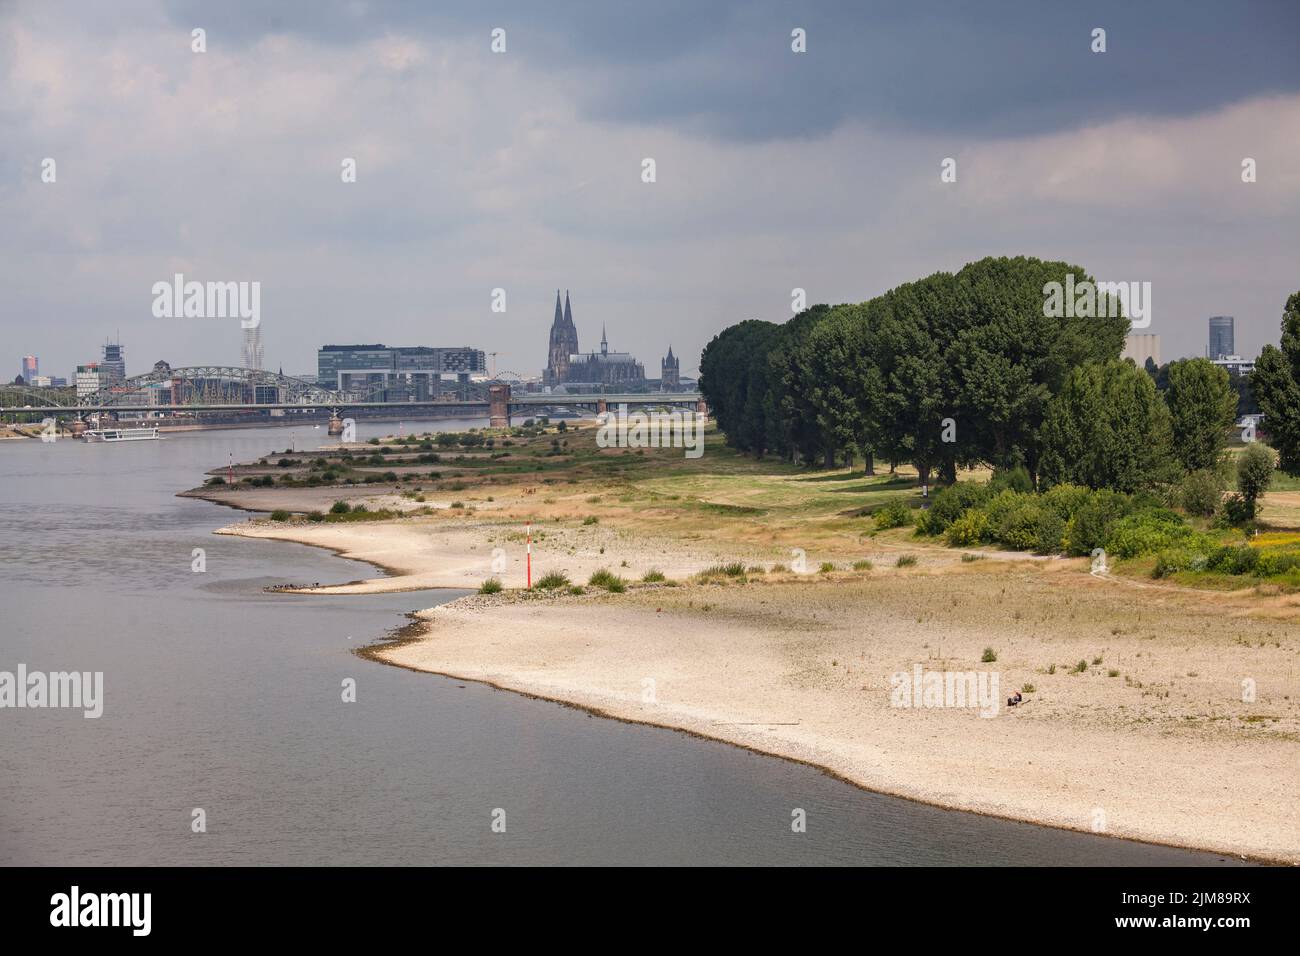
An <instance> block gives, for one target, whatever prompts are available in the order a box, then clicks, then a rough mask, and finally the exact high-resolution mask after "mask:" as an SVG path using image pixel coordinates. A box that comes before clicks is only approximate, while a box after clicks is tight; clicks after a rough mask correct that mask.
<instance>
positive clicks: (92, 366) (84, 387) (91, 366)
mask: <svg viewBox="0 0 1300 956" xmlns="http://www.w3.org/2000/svg"><path fill="white" fill-rule="evenodd" d="M76 383H77V398H85V397H86V396H87V395H93V394H95V392H98V391H99V389H100V388H101V382H100V369H99V363H98V362H90V363H88V364H86V365H78V366H77V378H76Z"/></svg>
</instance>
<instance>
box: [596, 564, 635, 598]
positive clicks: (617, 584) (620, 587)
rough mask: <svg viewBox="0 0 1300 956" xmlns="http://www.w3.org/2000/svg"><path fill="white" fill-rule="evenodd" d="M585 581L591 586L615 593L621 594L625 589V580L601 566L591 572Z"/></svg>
mask: <svg viewBox="0 0 1300 956" xmlns="http://www.w3.org/2000/svg"><path fill="white" fill-rule="evenodd" d="M587 583H588V584H590V585H591V586H593V587H598V588H604V589H605V590H606V591H612V592H614V593H615V594H622V593H623V592H624V591H626V590H627V582H626V581H624V580H623V579H622V578H620V577H619V576H618V575H617V574H614V573H613V572H612V571H609V570H607V569H606V568H601V569H600V570H599V571H597V572H596V573H595V574H593V575H592V576H591V577H590V578H588V579H587Z"/></svg>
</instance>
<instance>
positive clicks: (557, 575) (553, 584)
mask: <svg viewBox="0 0 1300 956" xmlns="http://www.w3.org/2000/svg"><path fill="white" fill-rule="evenodd" d="M568 586H569V576H568V575H567V574H565V573H564V572H563V571H552V572H551V573H550V574H546V575H543V576H542V577H541V578H540V579H539V580H538V581H537V583H536V584H534V585H533V587H535V588H539V589H541V590H543V591H553V590H555V589H556V588H566V587H568Z"/></svg>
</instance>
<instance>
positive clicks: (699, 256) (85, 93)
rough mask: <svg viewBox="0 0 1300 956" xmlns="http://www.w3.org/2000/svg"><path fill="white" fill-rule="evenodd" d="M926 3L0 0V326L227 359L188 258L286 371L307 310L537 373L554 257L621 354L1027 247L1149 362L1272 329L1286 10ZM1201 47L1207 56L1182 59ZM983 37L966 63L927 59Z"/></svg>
mask: <svg viewBox="0 0 1300 956" xmlns="http://www.w3.org/2000/svg"><path fill="white" fill-rule="evenodd" d="M199 11H201V12H199ZM674 13H676V14H677V15H676V16H674ZM945 15H946V16H947V17H948V19H949V21H950V23H951V29H944V30H937V29H935V28H934V25H933V22H932V19H931V18H930V17H929V16H928V15H927V14H925V13H924V12H922V11H916V12H912V11H894V12H891V13H890V14H888V15H881V14H879V13H878V12H871V11H867V10H860V9H855V8H853V7H842V6H839V5H835V4H827V5H818V6H801V5H793V6H791V5H789V4H786V5H775V4H765V3H761V4H758V5H756V6H744V5H737V4H719V5H716V6H715V7H713V8H712V9H710V10H709V11H707V13H701V12H700V11H698V10H695V9H694V8H693V7H688V6H680V5H674V4H669V5H668V6H667V7H666V8H661V9H657V10H656V11H654V13H653V14H651V13H650V12H640V13H636V14H627V13H626V12H624V13H621V14H619V15H618V16H617V17H615V16H612V15H611V14H609V13H608V12H605V11H601V10H600V9H599V7H593V6H590V5H585V4H561V5H559V6H557V7H555V8H554V9H552V10H549V11H545V12H543V11H538V10H533V9H530V7H529V6H528V5H523V4H521V5H507V6H505V7H503V8H500V9H496V10H493V11H492V13H491V14H490V15H484V16H481V17H480V16H475V15H472V14H465V13H463V12H460V13H453V12H437V11H421V10H410V9H407V8H406V7H404V6H401V5H391V4H382V3H381V4H373V5H367V6H366V7H364V8H362V7H354V8H347V9H340V10H332V11H329V12H314V13H313V14H312V15H310V16H308V15H306V14H303V13H301V12H300V11H299V12H294V11H292V10H290V11H286V12H283V13H280V14H278V15H277V17H276V18H275V19H274V20H273V21H271V20H268V19H267V18H266V16H265V15H264V14H262V13H261V12H260V11H259V9H258V8H257V6H256V5H252V4H243V3H235V4H229V5H225V6H224V7H223V8H221V9H205V8H196V7H194V6H193V5H191V4H188V3H180V2H177V3H167V2H138V3H133V4H127V5H125V6H124V7H122V8H121V10H115V11H114V12H113V13H112V14H111V15H110V14H108V13H102V14H101V13H97V12H94V11H84V10H83V11H78V12H77V13H76V14H75V15H74V14H73V13H71V12H69V11H67V10H64V9H62V8H50V7H47V6H44V5H39V4H34V3H27V2H20V3H17V4H13V5H10V6H9V7H7V8H6V10H5V12H3V13H0V25H3V28H4V29H3V30H2V31H0V37H2V38H0V53H2V54H3V57H0V60H2V61H3V62H4V63H5V64H6V67H5V68H4V70H3V72H0V98H2V99H3V101H4V102H7V103H22V104H23V106H22V108H13V109H10V110H9V111H8V113H7V121H8V126H9V128H10V131H11V136H9V137H8V138H7V140H8V141H7V142H6V144H5V148H4V150H3V152H0V181H3V182H4V183H5V186H4V193H3V200H4V205H5V208H6V217H5V225H4V226H3V227H0V241H2V242H3V247H2V249H0V251H3V253H4V254H3V256H0V277H3V281H4V282H5V287H6V290H7V291H8V292H9V303H8V308H7V309H6V310H5V312H4V318H3V319H2V320H0V338H2V339H3V341H4V342H5V343H6V344H7V345H8V346H9V347H10V348H11V349H13V350H14V351H15V352H18V353H20V354H22V353H33V354H37V355H40V356H42V361H43V363H44V365H45V367H46V368H47V369H57V370H59V371H61V372H63V373H65V374H66V373H67V372H69V371H70V370H72V369H73V368H75V366H76V365H77V364H81V363H85V362H87V361H89V360H91V359H92V358H93V356H94V352H93V351H91V349H92V348H93V345H92V343H97V342H100V341H102V340H103V338H104V336H105V335H106V334H109V333H110V332H112V331H117V330H120V332H121V335H122V339H123V341H125V342H129V343H134V344H133V346H132V347H133V349H134V351H133V352H132V355H133V356H139V358H140V361H141V362H142V366H141V367H143V368H147V367H148V366H149V365H150V364H151V363H152V361H154V360H156V359H158V358H166V359H167V360H168V361H170V362H172V363H173V364H176V365H184V364H187V363H202V362H228V363H231V364H236V363H238V362H240V361H241V354H242V353H241V348H242V337H241V332H240V330H239V329H238V328H237V324H238V323H237V322H236V323H234V325H235V326H236V327H232V322H233V321H234V320H230V319H210V318H205V319H182V318H168V319H159V318H156V317H154V316H153V315H152V314H151V312H150V308H149V306H150V299H151V297H150V289H151V287H152V285H153V284H154V283H156V282H158V281H159V280H165V279H167V278H168V277H170V276H171V275H172V274H173V273H175V272H185V273H187V274H191V275H193V276H195V277H196V278H197V279H200V280H203V281H223V282H224V281H232V282H234V281H256V282H260V283H261V284H262V286H263V288H264V313H265V316H264V317H265V322H264V323H263V325H262V327H261V330H260V334H261V336H262V339H263V348H264V352H265V364H266V367H268V368H278V367H284V368H285V369H286V370H295V371H299V372H302V371H308V370H310V369H311V367H312V359H313V351H314V349H315V348H316V347H317V346H318V345H320V344H324V343H327V342H331V341H349V340H357V339H379V340H386V341H398V340H401V341H430V342H432V341H446V340H452V341H460V340H471V339H472V340H474V342H475V344H476V346H477V347H481V348H483V349H485V350H487V351H491V352H496V353H498V357H497V364H498V367H499V368H516V369H519V370H521V371H524V370H533V369H534V368H535V366H536V364H537V363H536V359H535V358H534V356H535V355H536V353H537V351H538V350H539V348H544V347H545V336H546V316H547V311H548V310H547V303H548V300H549V298H550V296H551V293H552V292H553V286H552V282H551V278H550V277H551V276H553V275H554V274H556V273H561V274H564V275H566V276H568V277H569V281H570V283H571V284H572V285H574V286H580V287H582V288H583V289H584V297H585V302H586V303H587V305H588V307H589V308H592V309H598V310H599V312H600V314H602V315H605V316H607V317H609V319H610V320H611V321H614V320H617V322H618V324H619V327H620V328H621V329H624V330H625V331H624V332H623V333H621V335H620V342H619V345H620V347H621V348H625V349H627V350H628V351H629V352H631V353H632V354H635V355H639V356H651V357H654V356H660V355H662V354H663V347H664V343H665V342H666V341H668V340H671V341H672V342H674V343H675V345H676V354H678V355H681V356H682V358H683V368H682V372H683V374H686V375H693V374H694V373H695V372H696V370H697V368H696V366H697V363H698V357H699V354H700V350H701V348H702V347H703V346H704V345H705V344H706V343H707V342H708V341H709V339H710V338H712V336H713V335H714V334H716V333H717V332H718V331H719V330H721V329H722V328H724V327H726V326H727V325H728V324H730V323H733V322H735V321H739V320H742V319H745V318H762V319H767V320H770V321H784V320H785V319H787V318H789V316H790V315H791V314H792V313H791V301H792V298H793V297H794V295H795V293H794V290H796V289H799V290H803V294H804V296H805V297H806V301H807V303H809V304H812V303H818V302H825V303H829V304H834V303H839V302H856V301H863V300H865V299H868V298H870V297H871V296H873V295H876V294H878V293H880V292H882V291H884V290H885V289H887V288H890V287H892V286H894V285H896V284H897V283H898V282H900V281H905V280H907V279H910V278H913V277H915V276H919V275H925V274H929V273H931V272H934V271H938V270H946V271H955V270H956V269H958V268H960V267H961V266H962V265H964V264H965V263H966V262H969V261H974V260H976V259H979V258H981V257H983V256H986V255H1018V254H1023V255H1031V256H1038V257H1043V258H1063V259H1066V260H1068V261H1072V262H1078V263H1079V264H1080V265H1082V266H1084V267H1085V268H1087V269H1088V270H1090V271H1091V272H1093V274H1094V275H1096V276H1097V277H1098V278H1105V279H1109V280H1116V281H1136V280H1140V281H1149V282H1151V283H1152V287H1153V290H1154V309H1153V320H1152V322H1151V325H1150V327H1149V328H1148V329H1146V330H1144V331H1147V332H1149V333H1152V334H1159V335H1160V336H1161V339H1162V342H1163V347H1164V351H1165V357H1166V358H1172V357H1176V356H1194V355H1201V354H1203V353H1204V324H1203V323H1204V321H1205V319H1206V318H1207V317H1208V316H1211V315H1217V314H1232V315H1234V316H1236V339H1237V347H1236V350H1237V351H1238V352H1239V353H1242V354H1243V355H1254V354H1256V353H1258V351H1259V349H1260V347H1261V346H1262V345H1264V344H1265V343H1268V342H1275V341H1276V340H1277V335H1278V319H1279V316H1280V311H1281V309H1280V305H1281V303H1282V301H1284V299H1285V296H1286V294H1287V291H1288V289H1289V287H1290V285H1291V284H1292V279H1291V276H1292V275H1293V272H1294V236H1295V234H1296V232H1297V230H1296V225H1297V218H1298V216H1300V170H1297V167H1296V164H1295V161H1294V157H1295V156H1296V155H1300V67H1297V66H1296V63H1295V60H1294V57H1290V56H1286V55H1281V56H1277V55H1273V53H1274V52H1276V51H1278V50H1279V49H1280V47H1281V46H1282V45H1284V44H1285V43H1286V41H1285V37H1286V36H1288V35H1290V36H1293V35H1294V34H1295V33H1296V31H1297V29H1300V22H1298V21H1300V14H1297V13H1296V11H1295V10H1294V9H1293V8H1289V7H1287V6H1286V5H1282V4H1255V5H1253V6H1252V11H1251V15H1249V16H1240V15H1238V14H1236V13H1234V12H1231V11H1215V10H1206V9H1196V10H1190V11H1189V10H1183V9H1182V8H1180V13H1179V16H1178V17H1177V18H1171V17H1168V16H1166V15H1165V12H1163V11H1162V9H1161V8H1160V6H1159V5H1153V6H1150V7H1149V8H1145V9H1141V10H1131V9H1128V8H1126V7H1125V6H1124V5H1121V4H1109V5H1108V4H1102V5H1100V6H1099V7H1097V8H1095V9H1093V10H1090V11H1089V13H1088V15H1087V18H1084V17H1083V16H1082V15H1077V14H1073V13H1070V12H1068V11H1060V10H1040V9H1037V8H1035V7H1023V6H1021V5H1018V4H1008V5H1003V6H999V7H996V8H990V9H987V10H980V11H970V10H962V9H960V8H956V9H952V10H948V11H947V12H946V14H945ZM200 21H202V22H200ZM1094 21H1095V22H1096V24H1103V25H1104V26H1105V27H1106V29H1107V30H1108V37H1109V47H1108V49H1107V51H1106V52H1105V53H1093V52H1091V51H1090V50H1089V31H1090V30H1091V29H1093V27H1094V26H1095V23H1094ZM1175 21H1176V22H1175ZM196 27H202V28H203V29H205V30H206V50H205V52H202V53H196V52H193V51H192V50H191V31H192V29H194V28H196ZM497 27H501V28H502V29H505V30H506V31H507V37H508V45H507V49H506V52H504V53H501V54H494V53H492V52H491V50H490V42H491V38H490V33H491V30H493V29H494V28H497ZM796 27H798V28H800V29H804V30H806V33H807V45H806V50H807V52H805V53H795V52H793V51H792V49H791V42H790V33H791V30H792V29H793V28H796ZM849 36H853V37H856V38H858V39H857V40H856V41H854V42H857V43H864V44H866V49H859V48H857V47H856V46H854V45H853V43H852V42H850V41H849V40H848V39H847V37H849ZM1206 37H1212V38H1213V40H1212V41H1209V40H1206V39H1205V38H1206ZM862 38H867V39H862ZM1211 42H1212V44H1213V45H1212V46H1211V47H1207V46H1206V44H1207V43H1211ZM902 48H906V49H907V50H908V51H909V52H908V56H907V57H903V56H902V54H901V53H900V52H898V51H899V50H900V49H902ZM1011 51H1014V53H1015V56H1010V55H1009V54H1010V52H1011ZM864 54H865V55H864ZM1210 54H1213V55H1214V58H1215V60H1216V62H1218V63H1219V64H1220V69H1216V70H1214V71H1207V70H1204V69H1201V68H1200V67H1201V64H1203V63H1204V57H1205V56H1206V55H1210ZM1002 55H1006V60H1007V64H1008V65H1006V66H1004V67H1000V68H997V69H990V70H986V71H983V72H982V73H981V74H980V75H979V77H978V84H977V86H975V87H973V88H968V87H967V86H966V84H967V82H968V80H969V79H970V77H969V76H968V75H966V74H962V73H961V72H960V71H957V72H954V70H956V67H955V66H952V65H949V64H960V63H969V62H972V61H974V60H979V61H981V62H984V61H989V62H992V61H994V60H996V59H997V58H998V57H999V56H1002ZM918 57H919V58H921V59H928V60H930V61H932V63H933V64H939V65H938V66H936V67H935V68H934V69H927V70H917V69H913V65H914V64H915V63H916V62H919V60H918ZM142 64H147V66H144V65H142ZM560 64H562V65H560ZM898 75H903V76H906V77H907V78H908V79H907V82H905V83H901V84H900V83H898V82H895V77H896V76H898ZM284 76H292V77H293V82H292V83H289V84H286V83H284V82H283V81H282V77H284ZM1139 76H1140V77H1142V78H1143V80H1144V82H1142V83H1136V82H1134V80H1135V78H1136V77H1139ZM1152 76H1158V77H1159V79H1158V81H1156V82H1152V81H1151V77H1152ZM728 77H730V78H732V79H727V78H728ZM432 90H436V91H437V93H436V95H432V94H430V93H429V91H432ZM884 90H888V91H889V92H888V94H885V93H884V92H882V91H884ZM592 91H599V92H592ZM398 102H401V103H407V104H409V105H410V106H411V108H410V109H402V110H393V109H392V108H391V104H393V103H398ZM123 128H129V129H132V130H135V131H137V134H136V135H133V136H132V137H121V136H120V135H118V131H119V130H121V129H123ZM648 157H649V158H654V159H655V160H656V164H657V167H656V178H655V181H654V182H652V183H646V182H643V181H642V164H643V160H644V159H645V158H648ZM950 157H951V158H954V159H955V160H956V163H957V166H956V169H957V175H956V181H955V182H950V183H943V182H941V180H940V173H941V162H942V161H943V160H944V159H945V158H950ZM1245 157H1249V158H1251V159H1253V160H1254V161H1255V162H1256V164H1257V180H1256V181H1255V182H1251V183H1245V182H1242V178H1241V164H1242V162H1243V158H1245ZM46 159H52V160H54V162H55V164H56V166H55V169H56V170H57V176H56V178H55V180H54V181H53V182H44V181H43V180H42V175H43V172H44V163H45V160H46ZM348 159H351V160H353V161H354V162H355V182H346V181H343V179H342V178H341V176H340V164H341V163H343V162H344V161H345V160H348ZM575 263H579V264H581V268H579V269H575ZM498 289H500V290H503V291H504V293H505V300H506V305H505V311H501V312H494V311H493V301H494V293H495V290H498ZM359 329H364V330H365V334H364V335H361V334H359V332H358V330H359ZM144 343H149V344H148V345H145V344H144Z"/></svg>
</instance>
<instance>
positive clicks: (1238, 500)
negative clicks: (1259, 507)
mask: <svg viewBox="0 0 1300 956" xmlns="http://www.w3.org/2000/svg"><path fill="white" fill-rule="evenodd" d="M1223 520H1224V521H1225V522H1226V523H1227V524H1230V525H1232V526H1233V527H1234V528H1239V527H1241V526H1242V525H1246V524H1250V522H1252V521H1254V520H1255V502H1253V501H1251V500H1250V499H1249V498H1246V497H1243V496H1242V495H1228V497H1227V498H1225V499H1224V500H1223Z"/></svg>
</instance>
